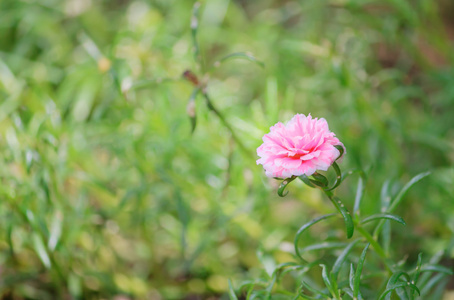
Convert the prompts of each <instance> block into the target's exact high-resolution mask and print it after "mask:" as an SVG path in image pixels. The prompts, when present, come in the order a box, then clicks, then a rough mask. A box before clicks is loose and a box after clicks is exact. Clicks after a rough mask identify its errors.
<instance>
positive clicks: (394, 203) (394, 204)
mask: <svg viewBox="0 0 454 300" xmlns="http://www.w3.org/2000/svg"><path fill="white" fill-rule="evenodd" d="M429 175H430V172H425V173H420V174H418V175H416V176H415V177H413V178H412V179H411V180H410V181H409V182H408V183H407V184H406V185H405V186H404V187H403V188H402V190H401V191H400V192H399V194H397V196H396V198H394V201H392V203H391V205H390V206H389V208H385V207H386V206H383V207H382V210H383V212H385V210H384V209H386V212H388V213H391V212H392V211H393V210H394V209H395V208H396V207H397V206H398V205H399V204H400V202H401V201H402V199H403V197H404V196H405V194H406V193H407V192H408V190H409V189H410V188H411V187H412V186H413V185H414V184H415V183H417V182H418V181H420V180H421V179H423V178H424V177H427V176H429ZM385 199H387V198H385ZM382 201H383V199H382ZM382 205H383V203H382ZM384 222H385V220H381V221H380V223H378V225H377V227H375V230H374V236H375V237H377V236H378V235H379V234H380V231H381V228H382V227H383V224H384Z"/></svg>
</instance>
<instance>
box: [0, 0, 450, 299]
mask: <svg viewBox="0 0 454 300" xmlns="http://www.w3.org/2000/svg"><path fill="white" fill-rule="evenodd" d="M445 2H446V3H445ZM445 2H443V1H439V2H436V1H432V0H417V1H405V0H388V1H378V0H377V1H374V0H370V1H365V0H348V1H325V0H320V1H302V0H301V1H277V0H274V1H272V0H263V1H233V0H232V1H228V0H213V1H211V0H210V1H205V2H202V6H201V7H200V17H199V28H198V31H197V39H198V42H199V47H200V58H201V64H197V62H196V60H195V59H194V53H193V42H192V37H191V28H190V23H191V14H192V7H193V4H194V2H193V1H177V0H174V1H169V0H166V1H164V0H159V1H158V0H156V1H118V0H117V1H95V0H92V1H75V0H65V1H59V0H42V1H36V2H35V1H16V0H3V1H1V2H0V150H1V155H0V195H1V200H2V201H1V202H0V214H1V218H0V220H1V221H0V222H1V223H0V224H1V225H0V262H1V278H0V295H1V297H2V298H4V299H55V298H56V297H57V298H59V299H60V298H61V299H63V298H68V299H69V298H72V299H106V298H108V299H110V298H113V297H114V296H116V295H127V296H130V297H132V298H135V299H150V298H151V299H185V298H186V299H198V298H196V297H199V298H200V299H206V298H208V297H209V296H213V297H215V298H222V299H227V298H228V291H229V283H228V279H231V281H232V286H233V287H235V288H238V287H239V285H240V284H241V283H242V282H243V281H244V280H248V279H258V278H262V279H263V281H267V280H268V277H267V273H266V270H269V269H270V268H272V267H273V264H274V263H281V262H285V261H289V260H291V259H292V257H293V256H292V254H291V251H290V253H289V251H288V250H287V249H288V245H289V244H290V245H291V243H292V241H293V238H294V235H295V233H296V232H297V230H298V228H299V227H301V225H303V224H304V223H307V222H308V221H309V220H311V219H313V218H314V217H316V216H319V215H321V214H327V213H332V212H335V211H334V209H333V207H332V204H331V203H330V202H329V201H327V200H326V199H323V195H322V193H320V192H319V191H317V190H313V189H309V188H307V187H304V186H303V184H302V183H296V181H295V183H292V184H291V185H290V186H289V187H287V189H288V190H289V191H290V193H289V195H288V196H287V197H285V198H279V197H278V196H277V193H276V190H277V186H278V183H277V182H276V181H275V180H270V179H267V178H266V177H265V176H264V172H263V170H262V168H261V166H257V165H256V163H255V159H256V158H255V148H256V147H257V146H259V145H260V143H261V137H262V136H263V134H264V133H267V132H268V129H269V127H270V126H272V125H273V124H274V123H275V122H277V121H287V120H289V119H290V118H291V116H293V115H294V114H295V113H297V112H298V113H304V114H307V113H312V115H313V116H314V117H324V118H326V119H327V120H328V122H329V124H330V129H331V130H332V131H333V132H335V133H336V134H337V136H338V137H339V139H340V140H341V141H342V142H343V143H344V145H345V146H346V149H347V155H346V157H345V159H344V161H343V162H342V164H341V167H342V169H343V170H344V171H346V170H351V169H362V170H364V171H365V172H366V173H367V175H368V180H367V182H365V186H366V189H365V191H366V192H365V194H364V199H363V201H362V207H361V213H362V214H364V216H366V215H370V214H373V213H376V212H377V211H379V207H380V205H381V204H380V191H381V190H382V185H383V183H384V182H385V181H386V180H389V186H388V188H389V193H390V194H391V195H396V194H397V192H398V191H399V190H400V188H401V187H402V186H403V185H404V184H405V183H406V182H408V180H410V178H412V177H413V176H414V175H416V174H418V173H421V172H425V171H431V172H432V174H431V175H430V176H429V177H428V178H426V179H424V180H423V181H421V183H418V184H417V185H415V186H414V187H413V188H412V189H411V190H410V191H409V192H408V194H406V195H405V197H403V198H402V202H401V204H400V206H399V207H398V208H397V209H396V211H395V213H396V214H398V215H400V216H402V217H403V218H404V219H405V221H406V223H407V226H405V227H404V226H400V225H396V226H394V227H393V231H392V235H393V243H392V245H390V247H389V249H388V251H389V252H390V253H391V254H392V255H393V257H397V258H400V259H405V258H406V264H407V265H409V266H412V265H415V264H416V261H417V259H418V253H419V252H423V261H427V260H428V259H429V257H432V256H434V255H435V254H436V253H439V252H440V251H441V256H440V260H441V263H442V264H443V265H445V266H446V267H449V268H452V265H453V256H454V249H453V247H454V239H453V231H454V217H453V216H454V203H453V201H452V199H453V198H454V189H453V186H454V168H453V162H454V156H453V152H454V151H453V150H454V131H453V129H452V128H454V118H453V117H452V116H453V112H454V52H453V51H452V47H453V41H452V40H450V39H449V35H448V33H447V32H449V30H452V27H449V26H452V24H449V23H448V22H447V20H449V18H452V17H453V16H452V13H451V15H449V11H450V9H451V11H452V5H451V6H450V3H449V1H445ZM236 52H250V53H252V54H253V57H255V58H257V59H258V60H259V61H260V62H263V63H264V64H265V67H263V68H262V67H261V66H260V65H259V64H257V63H255V62H254V61H249V60H247V59H241V58H239V59H231V60H227V61H225V62H223V63H222V64H221V65H220V66H219V67H214V68H211V66H213V64H215V62H216V61H219V60H220V59H222V58H223V57H225V56H226V55H229V54H231V53H236ZM185 70H191V71H193V72H194V73H195V74H197V76H198V77H199V79H200V80H206V82H207V92H208V94H209V95H210V97H211V101H212V102H213V104H214V106H215V107H216V108H217V109H218V110H219V111H220V112H221V113H222V115H223V116H224V117H225V121H226V122H227V123H228V124H229V125H230V126H231V127H232V131H233V132H234V133H235V135H236V137H237V139H238V140H240V141H241V143H242V144H244V149H242V148H240V147H239V146H238V142H235V141H234V140H233V139H232V135H231V132H230V131H229V130H228V128H227V127H226V126H225V124H224V123H223V122H222V121H221V120H220V119H219V117H218V116H217V115H216V114H215V113H213V111H211V110H210V109H209V107H208V106H207V105H206V102H205V99H204V98H203V97H202V95H199V96H198V97H197V98H196V99H195V104H196V116H197V124H196V128H195V131H194V132H193V133H192V134H191V121H190V118H189V117H188V115H187V112H186V109H187V103H188V100H189V98H190V95H191V93H192V90H193V86H192V85H191V83H190V82H188V81H186V80H184V79H183V78H182V76H181V75H182V74H183V72H184V71H185ZM207 72H208V73H207ZM203 74H205V75H206V76H203ZM160 79H161V80H160ZM162 79H164V80H162ZM131 85H132V86H131ZM128 86H129V87H130V88H129V89H128ZM356 182H357V178H356V177H354V176H351V177H350V178H349V179H347V180H346V181H345V183H344V184H342V186H341V187H340V188H339V191H338V194H339V195H340V197H341V198H342V199H343V201H344V203H345V205H346V206H347V207H348V208H349V209H350V210H352V208H353V204H354V197H355V192H356ZM339 224H340V225H339V226H337V227H332V226H329V225H327V224H325V225H321V226H319V227H317V230H315V231H313V232H311V233H307V234H305V235H304V243H305V244H306V245H311V244H315V243H320V242H323V241H324V240H330V238H333V237H336V236H339V235H340V236H342V234H344V231H343V228H342V224H341V223H339ZM399 226H400V227H399ZM336 228H339V229H336ZM360 250H361V249H360ZM369 251H370V250H369ZM333 253H335V252H326V253H323V252H320V253H318V254H316V253H314V254H311V255H313V256H314V257H310V258H317V257H316V255H320V256H322V257H321V258H323V259H325V260H326V261H328V262H330V261H333ZM359 253H361V251H359ZM369 255H371V254H370V253H369V254H368V257H367V259H366V264H367V261H368V260H369V259H372V258H369ZM358 256H359V254H358ZM371 257H373V256H371ZM356 264H357V262H355V266H356ZM267 268H268V269H267ZM317 272H318V273H317ZM317 272H313V274H311V277H312V281H313V283H314V285H321V284H323V281H322V279H321V276H319V275H320V272H321V271H317ZM292 280H293V279H292V278H288V279H287V280H284V281H283V282H282V285H283V286H284V287H288V288H291V286H292V285H294V284H295V283H294V282H293V281H292ZM446 280H447V279H446ZM446 280H445V282H444V283H445V284H446V282H447V281H446ZM452 288H453V286H452V281H451V282H450V284H449V285H448V286H441V287H440V288H438V290H437V289H436V288H434V289H433V290H431V291H428V292H427V293H428V294H427V295H430V296H427V297H429V298H425V299H441V297H442V296H441V295H442V294H443V293H444V292H445V291H446V290H449V289H452ZM437 293H438V294H437ZM191 297H192V298H191ZM430 297H432V298H430ZM437 297H438V298H437Z"/></svg>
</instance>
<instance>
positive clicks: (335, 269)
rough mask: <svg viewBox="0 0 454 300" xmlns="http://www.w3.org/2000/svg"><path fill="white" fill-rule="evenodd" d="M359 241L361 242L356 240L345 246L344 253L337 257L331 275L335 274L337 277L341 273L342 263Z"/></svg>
mask: <svg viewBox="0 0 454 300" xmlns="http://www.w3.org/2000/svg"><path fill="white" fill-rule="evenodd" d="M358 242H359V240H354V241H353V242H351V243H350V244H349V245H348V246H347V247H345V249H344V251H342V253H341V254H340V255H339V257H338V258H337V259H336V262H335V263H334V266H333V269H332V271H331V276H334V277H335V278H337V274H339V271H340V269H341V267H342V264H343V263H344V261H345V259H346V258H347V256H348V254H349V253H350V252H351V251H352V249H353V247H354V246H355V245H356V244H357V243H358Z"/></svg>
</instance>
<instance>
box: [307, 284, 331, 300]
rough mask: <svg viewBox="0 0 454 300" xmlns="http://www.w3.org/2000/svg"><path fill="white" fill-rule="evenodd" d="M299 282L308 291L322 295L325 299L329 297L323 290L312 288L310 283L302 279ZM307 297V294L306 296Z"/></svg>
mask: <svg viewBox="0 0 454 300" xmlns="http://www.w3.org/2000/svg"><path fill="white" fill-rule="evenodd" d="M301 284H302V285H303V286H304V287H305V288H306V289H307V290H308V291H310V292H312V293H314V294H315V295H320V296H322V297H324V298H325V299H330V298H331V297H330V295H328V294H325V293H324V292H322V291H319V290H317V289H315V288H313V287H312V286H311V285H309V284H307V283H306V282H305V281H304V280H303V281H302V282H301ZM306 297H307V296H306ZM311 299H319V298H311Z"/></svg>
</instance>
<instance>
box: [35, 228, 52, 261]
mask: <svg viewBox="0 0 454 300" xmlns="http://www.w3.org/2000/svg"><path fill="white" fill-rule="evenodd" d="M33 247H34V248H35V251H36V254H38V257H39V259H40V260H41V262H42V263H43V265H44V266H45V267H46V268H47V269H50V267H51V263H50V258H49V255H48V254H47V251H46V247H45V246H44V243H43V240H42V239H41V237H40V236H39V235H38V234H36V233H35V234H33Z"/></svg>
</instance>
